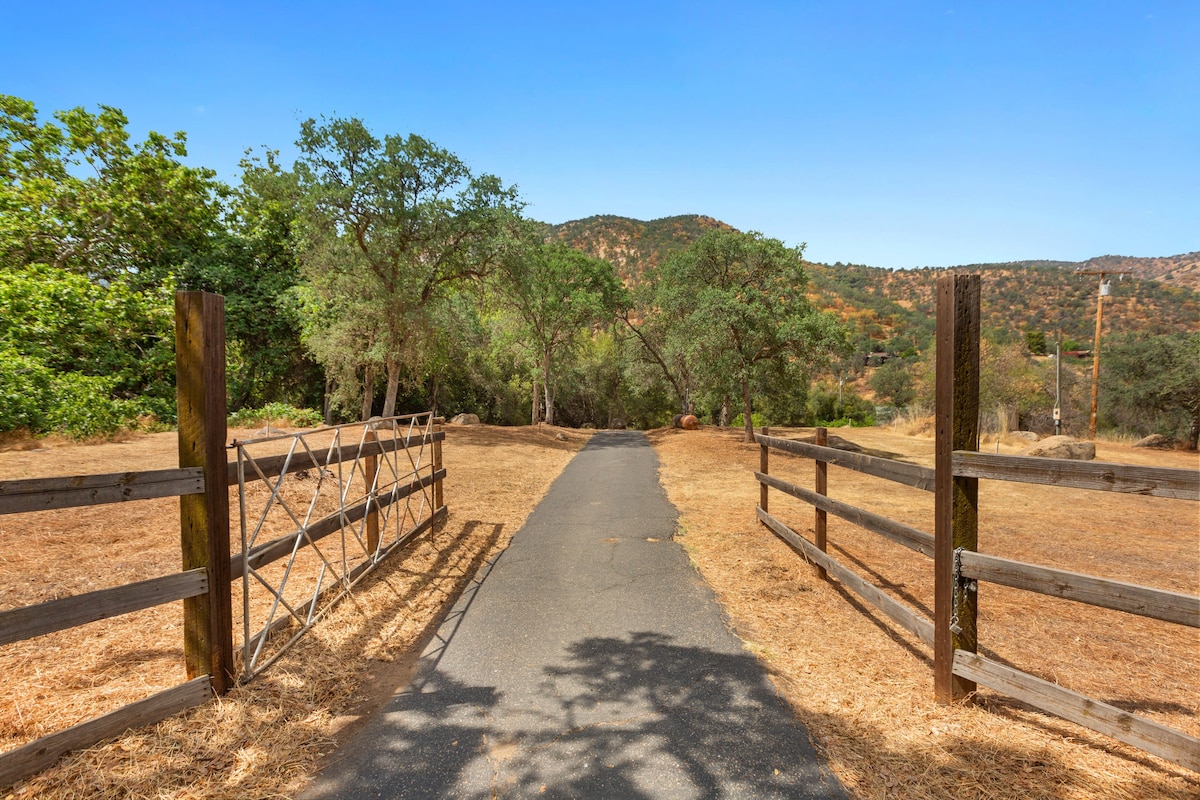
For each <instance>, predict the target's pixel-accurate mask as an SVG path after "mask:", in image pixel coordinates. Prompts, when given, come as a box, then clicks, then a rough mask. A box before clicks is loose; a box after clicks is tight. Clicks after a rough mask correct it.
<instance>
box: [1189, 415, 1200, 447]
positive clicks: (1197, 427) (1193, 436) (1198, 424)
mask: <svg viewBox="0 0 1200 800" xmlns="http://www.w3.org/2000/svg"><path fill="white" fill-rule="evenodd" d="M1197 446H1200V417H1192V429H1191V430H1190V431H1188V446H1187V448H1188V450H1191V451H1193V452H1194V451H1195V450H1196V449H1197Z"/></svg>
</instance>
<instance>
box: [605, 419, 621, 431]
mask: <svg viewBox="0 0 1200 800" xmlns="http://www.w3.org/2000/svg"><path fill="white" fill-rule="evenodd" d="M608 429H609V430H613V431H623V430H625V420H623V419H614V420H613V421H612V422H610V423H609V424H608Z"/></svg>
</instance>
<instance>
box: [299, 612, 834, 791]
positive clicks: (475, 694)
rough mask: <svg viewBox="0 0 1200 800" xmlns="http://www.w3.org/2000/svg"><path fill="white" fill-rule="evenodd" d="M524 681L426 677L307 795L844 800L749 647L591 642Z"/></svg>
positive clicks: (632, 638) (634, 638)
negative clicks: (506, 684)
mask: <svg viewBox="0 0 1200 800" xmlns="http://www.w3.org/2000/svg"><path fill="white" fill-rule="evenodd" d="M485 671H486V670H485ZM530 678H531V680H532V682H533V683H534V684H536V685H534V686H513V687H507V688H506V689H501V688H499V687H497V686H494V685H480V684H476V683H471V682H469V681H467V680H463V679H460V678H459V677H458V676H455V675H446V674H445V673H444V671H443V670H441V669H438V670H437V671H435V672H433V673H432V674H426V675H424V676H423V677H422V678H421V679H419V680H418V681H414V685H413V688H412V689H411V690H410V691H408V692H406V693H404V694H402V695H400V696H398V697H397V700H396V702H395V703H393V705H392V706H391V707H390V708H389V710H388V713H387V714H385V715H383V716H381V717H380V718H378V719H377V720H376V722H375V724H373V725H372V726H371V727H370V728H369V729H368V731H366V733H369V739H370V744H369V745H368V744H366V743H365V742H363V743H362V746H361V747H360V746H359V742H360V740H356V741H355V742H352V743H351V744H350V747H349V748H347V752H348V753H349V755H347V757H346V758H345V759H344V760H343V761H342V762H341V763H339V764H334V765H332V768H331V770H329V772H328V773H326V774H325V775H323V776H322V778H321V779H320V780H319V781H318V783H317V784H314V786H313V788H312V789H311V790H310V791H309V792H307V793H306V794H305V795H304V797H306V798H321V797H368V796H376V795H375V794H373V792H384V793H385V794H386V796H391V797H431V798H432V797H446V796H453V797H463V798H487V797H532V796H544V797H548V798H586V797H602V798H609V797H614V798H615V797H620V798H630V799H631V800H635V799H636V798H651V797H662V796H672V797H702V798H720V797H755V798H844V797H845V794H844V792H843V791H842V789H841V787H840V784H839V783H838V782H837V780H836V779H835V778H834V777H833V776H832V774H831V773H830V772H829V771H828V770H827V769H825V768H824V767H822V766H820V763H819V759H818V757H817V755H816V752H815V751H814V749H813V746H812V744H811V742H810V741H809V739H808V735H807V733H806V732H805V731H804V730H803V729H802V728H800V727H799V725H798V724H797V723H796V722H795V719H794V716H793V714H792V713H791V709H790V708H788V707H787V706H786V704H785V703H784V702H783V701H782V700H780V698H779V697H778V696H777V695H776V694H775V692H774V690H773V688H772V687H771V685H770V684H769V683H768V682H767V680H766V678H765V675H764V673H763V670H762V667H761V666H760V665H759V664H758V662H757V661H756V660H755V659H754V657H753V656H751V655H749V654H748V653H745V652H741V651H735V652H720V651H717V650H712V649H709V648H706V647H695V646H684V645H679V644H676V643H675V642H674V640H673V639H672V637H670V636H667V635H664V634H661V633H648V632H643V633H632V634H630V635H628V636H627V637H624V638H615V637H592V638H585V639H580V640H577V641H575V642H573V643H571V644H570V645H568V646H567V648H566V657H565V659H564V661H563V662H562V663H560V664H557V665H554V666H549V667H544V668H542V669H541V671H540V673H537V672H535V673H533V674H531V675H530ZM502 680H503V679H502ZM368 747H369V748H370V749H369V750H368V749H365V748H368Z"/></svg>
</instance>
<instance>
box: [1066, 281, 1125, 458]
mask: <svg viewBox="0 0 1200 800" xmlns="http://www.w3.org/2000/svg"><path fill="white" fill-rule="evenodd" d="M1075 274H1076V275H1099V276H1100V289H1099V292H1098V294H1097V296H1096V341H1095V343H1094V344H1093V345H1092V415H1091V417H1090V419H1089V420H1088V438H1089V439H1093V440H1094V439H1095V438H1096V408H1097V404H1098V401H1099V398H1100V326H1101V325H1102V324H1103V323H1104V298H1105V297H1106V296H1108V294H1109V293H1110V292H1111V291H1112V280H1111V279H1110V280H1108V281H1105V280H1104V278H1105V276H1107V275H1116V276H1118V277H1120V278H1124V277H1125V276H1126V275H1128V274H1129V273H1128V272H1125V271H1124V270H1103V269H1100V270H1090V269H1080V270H1076V271H1075Z"/></svg>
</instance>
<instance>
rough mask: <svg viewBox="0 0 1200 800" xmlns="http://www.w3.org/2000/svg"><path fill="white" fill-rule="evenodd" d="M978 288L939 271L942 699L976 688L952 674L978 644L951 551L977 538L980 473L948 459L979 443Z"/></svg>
mask: <svg viewBox="0 0 1200 800" xmlns="http://www.w3.org/2000/svg"><path fill="white" fill-rule="evenodd" d="M979 293H980V280H979V276H978V275H957V274H954V273H950V274H948V275H943V276H941V277H940V278H938V282H937V357H936V361H937V378H936V380H937V385H936V390H935V391H936V401H935V407H934V411H935V414H936V423H935V425H936V431H935V437H936V441H935V446H934V453H935V455H934V469H935V476H934V567H933V570H934V599H933V606H934V637H933V639H934V645H933V660H934V665H933V684H934V694H935V696H936V697H937V699H938V701H939V702H942V703H949V702H952V701H954V700H958V699H960V698H962V697H964V696H966V695H967V694H969V693H970V692H973V691H974V690H975V683H974V681H968V680H965V679H963V678H960V677H958V676H956V675H955V674H954V651H955V650H966V651H968V652H971V653H974V652H975V651H976V648H977V646H978V634H977V630H976V612H977V608H978V606H977V602H978V593H977V589H976V584H975V582H974V581H964V580H962V578H961V574H960V570H959V568H958V559H957V558H956V556H955V553H956V552H957V551H958V550H960V549H961V550H972V551H973V550H977V549H978V546H979V480H978V479H977V478H957V477H955V476H954V474H953V471H952V469H953V468H952V464H951V460H952V456H953V453H954V451H955V450H977V449H978V443H979Z"/></svg>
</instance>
